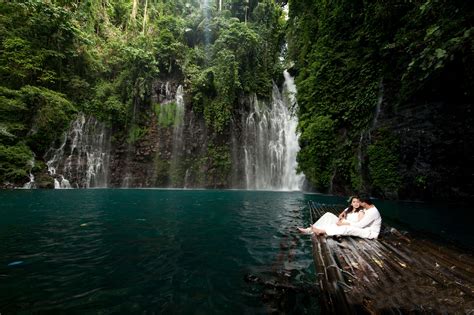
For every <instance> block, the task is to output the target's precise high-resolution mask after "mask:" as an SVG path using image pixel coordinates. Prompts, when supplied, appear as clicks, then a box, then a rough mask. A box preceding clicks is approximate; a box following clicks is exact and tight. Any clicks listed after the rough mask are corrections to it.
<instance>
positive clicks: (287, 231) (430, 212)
mask: <svg viewBox="0 0 474 315" xmlns="http://www.w3.org/2000/svg"><path fill="white" fill-rule="evenodd" d="M308 200H316V201H319V202H324V203H343V202H344V199H342V198H337V197H330V196H321V195H308V194H303V193H298V192H294V193H289V192H262V191H259V192H255V191H212V190H202V191H199V190H134V189H130V190H111V189H105V190H60V191H41V190H17V191H0V313H2V314H10V313H22V312H23V313H38V312H39V313H41V312H44V313H50V312H52V311H56V312H58V311H59V312H61V313H81V314H84V313H93V314H97V313H100V314H143V313H147V314H148V313H153V312H160V313H161V312H163V313H165V312H166V313H168V312H170V313H187V314H210V313H229V314H234V313H238V312H243V313H257V314H259V313H269V312H274V311H276V312H286V313H296V312H298V313H315V312H318V310H319V307H318V305H317V293H315V292H314V283H315V277H316V275H315V271H314V266H313V263H312V256H311V243H310V241H309V238H308V237H307V236H301V235H298V234H297V233H295V229H294V228H295V226H300V225H307V224H308V223H309V216H308V213H307V209H306V208H305V206H306V203H307V201H308ZM376 204H377V206H378V207H379V209H380V210H381V212H382V215H383V216H384V218H385V219H386V220H388V221H389V220H394V222H398V223H399V224H402V225H403V226H405V227H409V226H412V227H415V228H417V229H423V230H426V231H429V232H431V233H434V234H437V235H439V236H440V237H446V238H449V239H450V240H454V241H456V242H459V243H462V244H463V245H467V246H472V244H474V237H473V235H472V233H471V232H470V230H469V229H468V227H467V224H466V222H465V221H463V220H461V219H458V218H457V217H458V216H463V215H466V214H467V211H468V210H466V209H461V208H458V209H454V208H452V209H449V213H448V214H446V213H445V210H446V209H445V208H443V207H438V208H437V207H434V206H428V205H425V204H415V203H394V202H376ZM400 222H401V223H400ZM12 263H13V265H12ZM282 288H283V289H282Z"/></svg>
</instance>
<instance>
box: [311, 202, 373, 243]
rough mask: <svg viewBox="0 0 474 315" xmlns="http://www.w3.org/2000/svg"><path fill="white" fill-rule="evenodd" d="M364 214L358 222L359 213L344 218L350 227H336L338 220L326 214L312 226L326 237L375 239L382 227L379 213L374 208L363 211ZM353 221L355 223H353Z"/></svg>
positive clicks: (330, 214)
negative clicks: (350, 236)
mask: <svg viewBox="0 0 474 315" xmlns="http://www.w3.org/2000/svg"><path fill="white" fill-rule="evenodd" d="M364 212H365V214H364V216H363V217H362V219H361V220H360V221H359V220H358V216H359V213H351V216H350V217H349V215H348V216H347V218H346V221H348V222H349V223H350V225H341V226H339V225H336V223H337V221H339V218H338V217H337V216H335V215H334V214H332V213H329V212H326V213H325V214H324V215H323V216H322V217H321V218H319V220H318V221H316V222H315V223H314V224H313V226H314V227H316V228H318V229H321V230H324V231H325V232H326V234H327V235H329V236H333V235H352V236H358V237H362V238H377V237H378V236H379V232H380V226H381V225H382V218H381V217H380V213H379V211H378V210H377V208H375V207H374V206H373V207H371V208H369V209H365V210H364ZM354 219H355V221H353V220H354Z"/></svg>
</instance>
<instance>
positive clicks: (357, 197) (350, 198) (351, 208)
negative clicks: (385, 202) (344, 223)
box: [346, 195, 362, 213]
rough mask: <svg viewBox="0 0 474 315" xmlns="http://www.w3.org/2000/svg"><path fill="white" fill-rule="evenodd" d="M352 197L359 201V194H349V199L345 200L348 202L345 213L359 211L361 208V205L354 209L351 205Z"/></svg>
mask: <svg viewBox="0 0 474 315" xmlns="http://www.w3.org/2000/svg"><path fill="white" fill-rule="evenodd" d="M354 199H359V201H360V197H359V196H357V195H354V196H350V197H349V199H348V200H347V201H348V202H349V207H348V208H347V210H346V212H347V213H349V212H352V211H354V212H359V211H360V210H362V207H359V208H356V209H354V207H353V206H352V200H354Z"/></svg>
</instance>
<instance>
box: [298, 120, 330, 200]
mask: <svg viewBox="0 0 474 315" xmlns="http://www.w3.org/2000/svg"><path fill="white" fill-rule="evenodd" d="M300 129H301V135H300V142H301V150H300V152H299V154H298V158H297V161H298V169H299V171H303V170H304V172H305V175H306V177H307V178H308V180H310V181H311V183H313V184H314V185H315V187H316V188H317V189H320V190H323V191H325V190H327V188H328V187H329V185H330V178H331V175H332V173H333V170H332V166H333V163H334V152H335V138H334V131H335V122H334V121H333V120H332V119H331V118H330V117H329V116H317V117H315V118H313V119H312V121H311V122H306V123H303V124H300Z"/></svg>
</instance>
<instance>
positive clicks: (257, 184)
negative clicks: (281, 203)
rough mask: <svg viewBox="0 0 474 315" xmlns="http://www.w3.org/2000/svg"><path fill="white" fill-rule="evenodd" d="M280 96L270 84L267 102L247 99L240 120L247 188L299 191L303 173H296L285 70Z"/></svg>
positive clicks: (291, 88) (295, 137) (291, 99)
mask: <svg viewBox="0 0 474 315" xmlns="http://www.w3.org/2000/svg"><path fill="white" fill-rule="evenodd" d="M284 77H285V83H284V86H283V95H282V93H280V91H279V89H278V87H277V86H276V85H275V84H274V85H273V92H272V100H271V103H270V104H266V103H265V102H263V101H260V100H258V99H257V97H256V96H252V97H251V98H250V100H249V101H250V105H251V110H250V112H249V114H248V115H247V116H246V117H244V122H243V130H242V132H243V136H242V138H243V148H242V150H243V152H242V154H243V157H244V171H245V187H246V188H247V189H277V190H300V189H301V186H302V184H303V181H304V176H303V175H299V174H297V173H296V167H297V163H296V155H297V153H298V151H299V144H298V135H297V133H296V126H297V124H298V122H297V118H296V116H295V115H294V114H293V111H294V110H295V109H296V101H295V97H294V95H295V92H296V87H295V85H294V81H293V78H292V77H291V76H290V74H289V73H288V72H287V71H285V72H284Z"/></svg>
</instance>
